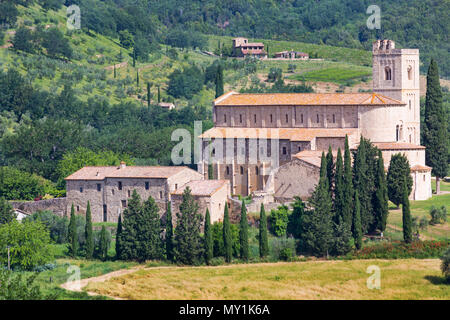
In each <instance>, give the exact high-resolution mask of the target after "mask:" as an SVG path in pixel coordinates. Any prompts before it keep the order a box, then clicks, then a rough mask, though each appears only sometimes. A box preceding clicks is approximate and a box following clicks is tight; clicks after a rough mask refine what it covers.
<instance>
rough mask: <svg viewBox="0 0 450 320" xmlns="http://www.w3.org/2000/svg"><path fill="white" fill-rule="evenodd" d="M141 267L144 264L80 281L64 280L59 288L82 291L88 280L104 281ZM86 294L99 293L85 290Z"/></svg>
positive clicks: (94, 294)
mask: <svg viewBox="0 0 450 320" xmlns="http://www.w3.org/2000/svg"><path fill="white" fill-rule="evenodd" d="M143 268H144V266H137V267H134V268H131V269H121V270H117V271H113V272H110V273H107V274H103V275H101V276H98V277H92V278H87V279H82V280H80V281H70V282H65V283H63V284H62V285H61V288H63V289H66V290H69V291H73V292H82V291H83V288H84V287H86V286H87V285H88V284H89V283H90V282H104V281H107V280H109V279H111V278H114V277H119V276H123V275H126V274H129V273H133V272H136V271H138V270H140V269H143ZM87 294H88V295H90V296H98V295H99V294H98V293H95V292H87ZM110 298H113V299H115V300H121V299H120V298H117V297H110Z"/></svg>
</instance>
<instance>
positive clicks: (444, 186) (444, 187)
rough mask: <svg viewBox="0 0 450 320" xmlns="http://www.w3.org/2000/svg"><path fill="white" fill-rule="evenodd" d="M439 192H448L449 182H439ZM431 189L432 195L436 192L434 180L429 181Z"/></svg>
mask: <svg viewBox="0 0 450 320" xmlns="http://www.w3.org/2000/svg"><path fill="white" fill-rule="evenodd" d="M440 185H441V191H450V182H445V181H443V180H441V183H440ZM431 189H432V190H433V193H435V192H436V180H434V179H432V180H431Z"/></svg>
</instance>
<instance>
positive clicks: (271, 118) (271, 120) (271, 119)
mask: <svg viewBox="0 0 450 320" xmlns="http://www.w3.org/2000/svg"><path fill="white" fill-rule="evenodd" d="M272 122H273V117H272V115H270V123H272Z"/></svg>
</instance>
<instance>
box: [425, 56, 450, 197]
mask: <svg viewBox="0 0 450 320" xmlns="http://www.w3.org/2000/svg"><path fill="white" fill-rule="evenodd" d="M439 81H440V80H439V69H438V66H437V63H436V61H435V60H434V59H431V62H430V66H429V67H428V73H427V94H426V98H425V119H424V130H423V143H424V145H425V146H426V151H425V160H426V164H427V165H428V166H430V167H432V171H431V172H432V173H433V174H434V175H435V176H436V194H439V193H440V190H441V187H440V180H441V178H443V177H445V176H446V175H447V172H448V171H447V170H448V160H449V159H448V143H449V142H448V141H449V137H448V122H449V119H448V115H447V114H446V112H445V109H444V108H443V105H442V91H441V85H440V82H439Z"/></svg>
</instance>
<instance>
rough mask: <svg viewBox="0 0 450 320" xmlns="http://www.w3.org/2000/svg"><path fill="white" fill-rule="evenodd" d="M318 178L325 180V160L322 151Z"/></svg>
mask: <svg viewBox="0 0 450 320" xmlns="http://www.w3.org/2000/svg"><path fill="white" fill-rule="evenodd" d="M320 178H327V179H328V176H327V158H326V157H325V152H323V151H322V157H321V158H320Z"/></svg>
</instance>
